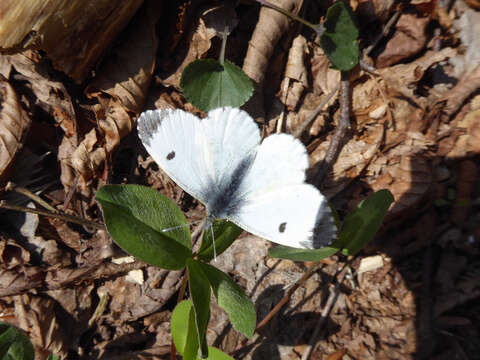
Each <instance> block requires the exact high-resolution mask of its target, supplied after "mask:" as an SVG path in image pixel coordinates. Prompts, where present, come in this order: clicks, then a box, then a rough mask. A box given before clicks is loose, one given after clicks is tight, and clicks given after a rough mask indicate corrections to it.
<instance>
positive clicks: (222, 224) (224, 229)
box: [197, 220, 243, 262]
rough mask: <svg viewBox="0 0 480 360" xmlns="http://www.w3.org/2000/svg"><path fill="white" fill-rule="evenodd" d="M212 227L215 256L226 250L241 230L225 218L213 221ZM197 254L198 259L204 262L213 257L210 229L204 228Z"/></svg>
mask: <svg viewBox="0 0 480 360" xmlns="http://www.w3.org/2000/svg"><path fill="white" fill-rule="evenodd" d="M212 227H213V233H214V237H215V251H216V253H217V256H218V255H220V254H221V253H223V252H224V251H225V250H227V249H228V247H229V246H230V245H232V243H233V242H234V241H235V239H236V238H237V237H239V236H240V234H241V233H242V231H243V230H242V229H241V228H239V227H238V226H237V225H235V224H234V223H232V222H230V221H227V220H222V221H215V222H214V223H213V225H212ZM197 255H198V258H199V259H200V260H203V261H205V262H208V261H210V260H212V259H213V241H212V231H211V229H206V230H205V232H204V234H203V238H202V245H201V246H200V249H199V250H198V254H197Z"/></svg>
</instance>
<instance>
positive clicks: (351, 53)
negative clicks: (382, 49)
mask: <svg viewBox="0 0 480 360" xmlns="http://www.w3.org/2000/svg"><path fill="white" fill-rule="evenodd" d="M323 26H324V29H325V30H324V32H323V33H322V36H321V37H320V43H321V46H322V49H323V50H324V51H325V54H326V55H327V56H328V58H329V59H330V61H331V62H332V66H333V67H334V68H336V69H338V70H341V71H348V70H350V69H352V68H353V67H354V66H356V65H357V64H358V42H357V39H358V28H357V26H356V24H355V18H354V14H353V11H352V9H351V8H350V6H348V5H347V4H345V3H344V2H342V1H338V2H336V3H335V4H333V5H332V6H330V7H329V8H328V10H327V15H326V18H325V22H324V23H323Z"/></svg>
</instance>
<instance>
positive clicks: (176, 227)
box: [162, 224, 190, 233]
mask: <svg viewBox="0 0 480 360" xmlns="http://www.w3.org/2000/svg"><path fill="white" fill-rule="evenodd" d="M185 226H190V225H189V224H182V225H177V226H173V227H169V228H166V229H162V232H164V233H165V232H169V231H172V230H177V229H180V228H182V227H185Z"/></svg>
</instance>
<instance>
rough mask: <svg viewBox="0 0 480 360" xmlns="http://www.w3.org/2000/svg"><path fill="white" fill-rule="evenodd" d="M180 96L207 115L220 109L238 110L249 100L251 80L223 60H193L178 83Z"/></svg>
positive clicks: (233, 65)
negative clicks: (223, 107)
mask: <svg viewBox="0 0 480 360" xmlns="http://www.w3.org/2000/svg"><path fill="white" fill-rule="evenodd" d="M180 86H181V88H182V92H183V95H185V97H186V98H187V100H188V101H190V102H191V103H192V104H193V105H195V106H196V107H198V108H199V109H201V110H203V111H205V112H207V111H209V110H212V109H216V108H219V107H222V106H231V107H240V106H242V105H243V104H245V102H246V101H247V100H248V99H249V98H250V96H252V94H253V84H252V80H250V78H249V77H248V76H247V75H245V73H244V72H243V71H242V69H240V68H239V67H238V66H236V65H235V64H233V63H231V62H230V61H228V60H225V62H224V64H223V66H222V65H221V64H220V63H219V62H218V61H216V60H213V59H205V60H195V61H193V62H192V63H190V64H188V66H187V67H186V68H185V70H184V71H183V73H182V78H181V80H180Z"/></svg>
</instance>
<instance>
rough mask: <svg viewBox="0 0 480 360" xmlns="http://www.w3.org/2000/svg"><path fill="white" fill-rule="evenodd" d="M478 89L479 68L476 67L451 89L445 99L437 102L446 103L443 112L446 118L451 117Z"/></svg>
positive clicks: (479, 79)
mask: <svg viewBox="0 0 480 360" xmlns="http://www.w3.org/2000/svg"><path fill="white" fill-rule="evenodd" d="M479 88H480V66H477V67H476V68H475V69H473V70H472V71H471V72H469V73H468V74H467V75H466V76H462V77H461V78H460V81H459V82H458V83H457V85H455V87H454V88H453V89H451V90H450V91H449V92H448V93H447V94H446V96H445V97H443V98H442V99H440V100H439V101H446V105H445V107H444V109H443V111H444V112H445V113H446V114H447V116H450V115H452V114H453V113H455V112H456V111H458V109H460V107H461V106H462V105H463V103H464V102H465V100H466V99H467V98H468V97H469V96H471V95H472V94H473V93H474V92H475V91H476V90H477V89H479Z"/></svg>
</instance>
